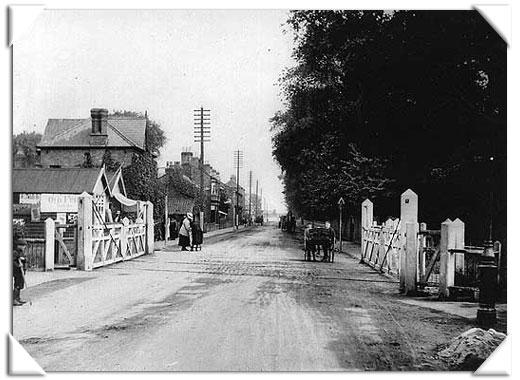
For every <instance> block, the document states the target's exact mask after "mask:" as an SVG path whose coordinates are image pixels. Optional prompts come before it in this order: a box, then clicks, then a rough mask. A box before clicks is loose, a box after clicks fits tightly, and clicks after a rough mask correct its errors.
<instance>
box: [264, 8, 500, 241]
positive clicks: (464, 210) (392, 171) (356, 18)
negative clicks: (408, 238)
mask: <svg viewBox="0 0 520 380" xmlns="http://www.w3.org/2000/svg"><path fill="white" fill-rule="evenodd" d="M287 25H288V27H289V28H290V29H291V30H292V32H293V33H294V36H295V37H294V42H295V48H294V51H293V57H294V59H295V60H296V65H295V66H294V67H292V68H289V69H287V70H286V71H285V72H284V74H283V75H282V77H281V79H280V85H281V90H282V95H283V97H284V99H285V109H284V110H282V111H280V112H278V113H277V114H276V115H275V116H274V117H273V118H272V120H271V122H272V127H273V131H274V136H273V155H274V157H275V158H276V160H277V161H278V163H279V164H280V167H281V169H282V173H283V179H284V183H285V195H286V200H287V203H288V206H289V208H290V209H293V210H294V211H296V212H297V213H299V214H301V215H305V216H313V217H316V218H318V217H328V216H330V213H331V212H332V210H333V209H335V208H336V202H337V200H338V199H339V197H340V196H343V197H344V199H345V200H346V201H347V205H348V207H349V208H350V210H351V212H352V213H354V214H356V215H357V213H358V209H359V204H360V202H361V201H362V200H363V199H364V198H371V199H372V200H373V201H375V204H376V207H378V209H376V212H378V214H379V215H380V216H382V217H386V216H388V215H396V214H397V215H398V204H399V202H398V196H399V194H400V193H401V192H403V191H404V190H406V189H407V188H412V189H413V190H414V191H416V192H417V193H418V194H419V196H420V204H421V206H420V212H421V216H422V220H423V221H427V222H435V223H439V222H441V221H442V220H443V219H445V218H446V217H453V216H454V217H460V218H463V220H464V221H465V222H471V220H477V219H478V220H479V221H480V223H481V224H486V225H487V222H484V220H483V219H486V220H487V219H489V218H487V215H488V214H489V212H488V210H489V193H490V192H492V193H493V194H494V198H493V199H494V200H493V205H494V207H493V208H494V213H495V215H494V217H495V219H496V221H497V223H498V225H502V227H499V228H502V229H503V231H504V233H505V201H506V198H505V176H506V174H505V160H506V44H505V42H504V41H503V40H502V39H501V38H500V37H499V35H498V34H497V33H496V32H495V31H494V30H493V29H492V28H491V27H490V26H489V25H488V23H487V22H486V21H485V20H484V19H483V18H482V17H481V16H480V15H479V14H478V12H476V11H395V12H383V11H293V12H291V14H290V16H289V19H288V21H287ZM476 209H478V210H479V211H478V212H475V210H476ZM484 210H485V211H484ZM441 219H442V220H441ZM470 219H471V220H470ZM480 232H482V231H481V230H479V233H480Z"/></svg>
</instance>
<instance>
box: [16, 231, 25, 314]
mask: <svg viewBox="0 0 520 380" xmlns="http://www.w3.org/2000/svg"><path fill="white" fill-rule="evenodd" d="M13 245H14V249H13V280H14V284H13V306H21V305H23V304H24V303H25V302H26V301H23V300H22V299H21V298H20V291H21V290H22V289H23V288H24V286H25V270H26V268H25V264H26V262H27V261H26V259H25V248H26V246H27V242H26V241H25V240H24V239H15V241H14V244H13Z"/></svg>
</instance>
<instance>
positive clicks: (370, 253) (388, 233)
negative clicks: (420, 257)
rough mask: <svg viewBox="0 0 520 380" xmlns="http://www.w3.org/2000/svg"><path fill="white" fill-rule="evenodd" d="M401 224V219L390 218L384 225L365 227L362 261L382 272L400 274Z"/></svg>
mask: <svg viewBox="0 0 520 380" xmlns="http://www.w3.org/2000/svg"><path fill="white" fill-rule="evenodd" d="M400 226H401V224H400V221H399V219H396V220H392V219H388V220H387V221H386V222H385V223H384V224H382V225H372V226H368V227H363V228H362V234H363V238H362V240H363V246H362V253H361V261H363V262H365V263H367V264H368V265H370V266H371V267H372V268H374V269H377V270H380V271H381V272H387V273H390V274H393V275H396V276H397V275H399V255H400V251H401V249H402V243H401V234H400Z"/></svg>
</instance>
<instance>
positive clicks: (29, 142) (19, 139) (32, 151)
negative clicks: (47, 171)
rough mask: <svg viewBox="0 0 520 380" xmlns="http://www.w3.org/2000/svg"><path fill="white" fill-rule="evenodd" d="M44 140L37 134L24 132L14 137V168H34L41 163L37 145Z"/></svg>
mask: <svg viewBox="0 0 520 380" xmlns="http://www.w3.org/2000/svg"><path fill="white" fill-rule="evenodd" d="M41 139H42V135H41V134H40V133H36V132H22V133H20V134H17V135H14V136H13V151H12V154H13V166H14V165H19V166H21V167H23V168H30V167H34V166H35V165H36V164H38V163H39V157H38V152H37V150H36V145H37V144H38V143H39V142H40V140H41Z"/></svg>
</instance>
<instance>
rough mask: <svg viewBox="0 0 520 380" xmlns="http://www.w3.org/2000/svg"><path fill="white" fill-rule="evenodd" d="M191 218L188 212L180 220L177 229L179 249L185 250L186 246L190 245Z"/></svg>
mask: <svg viewBox="0 0 520 380" xmlns="http://www.w3.org/2000/svg"><path fill="white" fill-rule="evenodd" d="M192 220H193V214H192V213H191V212H188V213H187V214H186V217H185V218H184V220H183V221H182V225H181V228H180V229H179V246H181V247H182V248H181V251H187V250H188V249H187V248H186V247H189V246H191V224H190V223H191V221H192Z"/></svg>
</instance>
